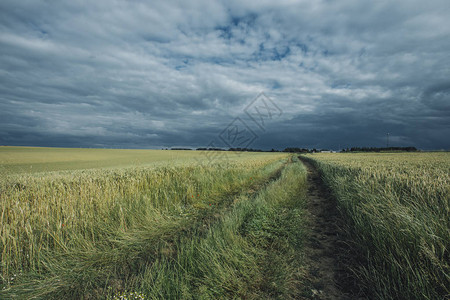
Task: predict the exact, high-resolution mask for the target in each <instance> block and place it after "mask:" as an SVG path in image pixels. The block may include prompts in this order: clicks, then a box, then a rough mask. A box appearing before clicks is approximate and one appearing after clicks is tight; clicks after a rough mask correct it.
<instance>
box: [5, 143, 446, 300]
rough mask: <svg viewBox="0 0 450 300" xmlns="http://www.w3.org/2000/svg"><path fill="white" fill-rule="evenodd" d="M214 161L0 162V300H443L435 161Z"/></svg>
mask: <svg viewBox="0 0 450 300" xmlns="http://www.w3.org/2000/svg"><path fill="white" fill-rule="evenodd" d="M223 154H224V153H221V152H208V153H207V154H206V156H205V153H204V152H199V151H161V150H109V149H63V148H60V149H57V148H56V149H53V148H25V147H24V148H22V147H3V148H1V151H0V158H1V162H2V165H1V169H2V170H1V173H2V177H1V181H0V197H1V206H0V210H1V211H0V213H1V225H0V238H1V239H0V250H1V265H0V267H1V269H0V275H1V281H0V285H1V287H0V288H1V291H0V298H1V299H29V298H36V299H198V298H200V299H218V298H225V299H229V298H231V299H233V298H236V299H274V298H278V299H280V298H281V299H290V298H301V299H349V298H357V297H362V298H374V299H400V298H402V299H403V298H408V299H441V298H445V297H446V295H448V293H449V290H448V286H449V279H448V273H449V265H448V261H449V257H448V249H449V240H450V235H449V167H450V156H449V155H448V154H447V153H412V154H411V153H408V154H402V153H381V154H313V155H311V154H308V155H302V156H301V157H300V158H301V159H302V160H303V161H304V163H302V162H301V161H300V160H299V159H298V158H297V155H288V154H284V153H241V154H240V155H236V153H227V155H228V156H227V157H228V159H223ZM212 158H213V159H212ZM205 161H206V162H207V163H206V164H202V162H205ZM321 177H322V178H323V181H322V179H321ZM330 192H331V194H330ZM349 269H351V272H353V273H354V274H355V275H356V276H350V274H351V273H350V271H349ZM349 277H352V278H353V277H354V278H353V279H352V280H351V282H350V281H349ZM121 297H122V298H121Z"/></svg>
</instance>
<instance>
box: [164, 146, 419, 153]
mask: <svg viewBox="0 0 450 300" xmlns="http://www.w3.org/2000/svg"><path fill="white" fill-rule="evenodd" d="M170 150H197V151H238V152H289V153H317V152H324V151H330V150H328V149H316V148H313V149H308V148H298V147H288V148H285V149H284V150H277V149H273V148H272V149H271V150H261V149H253V148H229V149H223V148H213V147H209V148H208V147H203V148H197V149H191V148H170ZM382 151H403V152H415V151H418V150H417V149H416V147H351V148H346V149H342V150H341V151H340V152H382Z"/></svg>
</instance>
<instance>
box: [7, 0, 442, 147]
mask: <svg viewBox="0 0 450 300" xmlns="http://www.w3.org/2000/svg"><path fill="white" fill-rule="evenodd" d="M447 16H448V4H447V3H446V1H431V2H430V1H429V2H420V1H413V2H411V1H398V2H395V3H393V2H390V1H379V2H376V3H372V2H371V3H368V2H364V1H356V0H347V1H339V2H334V1H314V2H305V1H287V0H286V1H285V0H281V1H276V2H273V1H246V2H243V1H227V2H225V1H202V0H198V1H189V2H185V1H164V2H144V1H135V2H121V1H96V2H94V3H91V2H84V1H71V2H66V3H64V2H49V1H33V2H27V1H24V2H17V1H2V2H1V3H0V128H1V133H0V144H9V145H39V146H45V145H49V146H74V147H78V146H86V147H89V146H99V147H100V146H101V147H103V146H104V147H132V148H139V147H146V148H147V147H160V146H171V145H173V146H189V145H191V146H205V145H207V144H208V143H209V142H210V141H211V140H213V139H215V138H217V135H218V134H219V133H220V132H221V131H222V130H223V128H225V127H226V126H227V125H228V124H229V122H231V121H232V120H233V119H234V118H235V117H239V116H241V115H242V114H243V109H244V108H245V106H246V105H247V104H248V103H250V101H251V100H252V99H253V98H254V97H255V96H256V95H257V94H258V93H259V92H261V91H264V92H265V93H266V94H267V95H269V96H270V97H271V98H272V99H274V100H275V101H276V102H277V104H278V106H279V107H280V108H281V109H282V110H283V112H284V113H283V115H282V116H281V117H280V118H279V119H277V120H273V121H272V122H270V123H269V125H268V128H267V130H266V131H265V132H257V133H258V137H259V138H258V139H257V140H256V141H255V144H254V145H253V146H255V147H265V148H272V147H274V148H277V147H285V146H314V147H317V148H321V147H322V148H332V147H333V148H337V147H338V146H344V145H348V146H363V145H370V146H377V145H378V146H382V145H383V144H384V138H385V134H386V132H390V133H391V134H392V137H393V139H392V141H393V142H395V143H398V144H399V145H412V146H417V147H420V148H426V149H433V148H445V149H449V148H450V142H449V141H448V139H446V138H445V136H448V133H449V131H450V130H449V128H450V122H449V118H448V116H447V114H448V110H449V103H450V99H449V84H448V77H449V69H448V65H449V60H450V59H449V54H448V49H449V48H450V38H449V37H450V21H449V20H448V17H447ZM292 143H295V144H292Z"/></svg>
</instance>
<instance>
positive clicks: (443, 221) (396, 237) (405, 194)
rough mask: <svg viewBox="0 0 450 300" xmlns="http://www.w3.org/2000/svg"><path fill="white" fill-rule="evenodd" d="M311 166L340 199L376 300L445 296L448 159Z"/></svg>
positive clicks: (368, 157) (373, 157)
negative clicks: (314, 167)
mask: <svg viewBox="0 0 450 300" xmlns="http://www.w3.org/2000/svg"><path fill="white" fill-rule="evenodd" d="M309 158H310V159H312V160H313V161H314V162H315V164H316V165H317V167H318V168H319V169H320V171H321V173H322V175H323V178H324V179H325V181H326V183H327V184H328V185H329V186H330V188H331V189H332V190H333V192H334V194H335V195H336V197H337V200H338V203H339V207H340V209H341V211H342V212H343V214H344V216H345V218H346V220H347V225H348V230H349V233H350V235H351V237H352V239H353V241H354V244H355V246H356V247H357V248H358V249H359V252H360V253H361V256H362V258H363V259H364V264H363V265H362V266H361V268H359V269H358V270H356V272H357V274H358V275H359V276H360V277H361V278H362V280H363V282H364V283H365V284H366V287H367V289H368V290H369V291H370V292H371V293H373V296H374V297H375V298H378V299H444V298H445V297H449V296H450V277H449V276H450V267H449V261H450V257H449V249H450V217H449V212H450V210H449V207H450V205H449V202H450V200H449V199H450V197H449V196H450V172H449V171H450V154H448V153H433V154H431V153H428V154H424V153H421V154H328V155H325V154H322V155H314V156H309Z"/></svg>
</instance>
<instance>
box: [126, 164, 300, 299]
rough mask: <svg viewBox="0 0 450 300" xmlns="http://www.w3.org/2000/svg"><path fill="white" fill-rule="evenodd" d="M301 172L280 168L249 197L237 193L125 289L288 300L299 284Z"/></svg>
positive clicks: (151, 294) (150, 294)
mask: <svg viewBox="0 0 450 300" xmlns="http://www.w3.org/2000/svg"><path fill="white" fill-rule="evenodd" d="M305 192H306V172H305V169H304V167H303V166H302V165H301V164H299V163H294V164H290V165H288V166H287V167H286V168H285V169H284V170H283V173H282V174H281V177H280V178H279V179H278V180H276V181H274V182H273V183H271V184H269V185H268V186H267V187H266V188H264V189H262V190H261V191H260V192H259V193H258V194H257V195H256V196H254V197H249V196H248V195H242V196H241V197H239V198H238V199H237V200H236V201H235V204H234V205H233V206H232V208H231V209H230V210H229V211H228V212H227V213H225V214H222V215H221V216H220V220H219V222H215V223H213V224H208V225H206V226H208V228H207V233H206V234H203V233H201V232H199V233H198V234H194V235H193V236H192V237H187V236H181V237H180V239H178V240H176V241H174V242H173V243H171V244H169V245H165V247H166V248H163V249H161V250H160V251H159V256H158V258H157V259H156V261H155V262H153V263H152V264H147V265H143V266H142V272H141V273H140V275H139V277H138V278H135V279H134V280H132V281H130V282H128V283H127V288H128V289H129V290H133V291H139V292H140V294H142V295H145V297H146V299H240V298H244V299H269V298H282V299H289V298H294V297H296V296H298V295H299V294H300V293H301V292H302V291H301V282H302V280H303V273H302V271H303V270H302V266H301V261H302V257H301V253H302V252H301V246H302V238H303V231H304V227H303V226H304V221H303V220H304V218H303V217H302V214H303V206H304V203H305V198H306V194H305Z"/></svg>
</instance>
